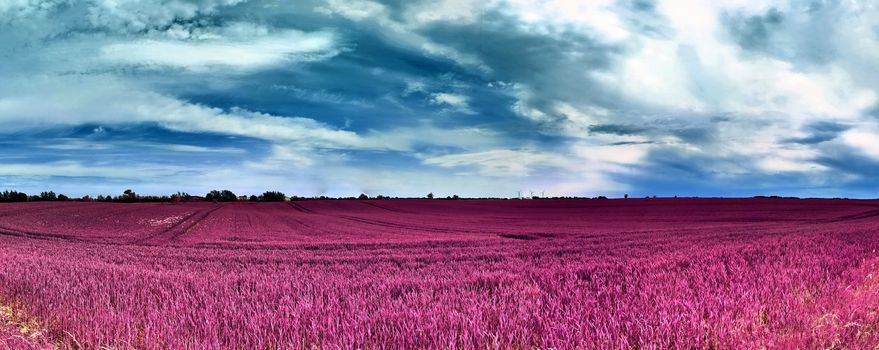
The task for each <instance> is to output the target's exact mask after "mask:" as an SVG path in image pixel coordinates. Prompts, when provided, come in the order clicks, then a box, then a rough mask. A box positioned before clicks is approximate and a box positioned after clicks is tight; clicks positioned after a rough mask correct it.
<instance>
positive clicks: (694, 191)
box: [0, 0, 879, 197]
mask: <svg viewBox="0 0 879 350" xmlns="http://www.w3.org/2000/svg"><path fill="white" fill-rule="evenodd" d="M876 23H879V7H877V6H876V5H875V4H872V3H871V2H867V1H864V2H859V1H781V0H778V1H747V0H720V1H696V0H666V1H651V0H629V1H623V0H620V1H611V0H595V1H562V0H555V1H525V0H438V1H387V2H373V1H367V0H352V1H338V0H319V1H308V0H304V1H278V0H78V1H77V0H5V1H0V149H2V150H3V151H2V153H0V188H9V189H18V190H23V191H28V192H36V191H40V190H44V189H54V190H55V191H59V192H64V193H67V194H70V195H84V194H92V195H96V194H118V193H120V192H121V191H122V190H124V189H125V188H133V189H135V190H136V191H138V192H141V193H151V194H164V193H171V192H176V191H188V192H191V193H202V192H206V191H208V190H210V189H214V188H228V189H231V190H233V191H235V192H237V193H242V194H244V193H258V192H261V191H263V190H269V189H272V190H282V191H284V192H287V193H290V194H298V195H305V196H311V195H332V196H338V195H353V194H358V193H360V192H365V193H369V194H387V195H399V196H422V195H424V194H426V193H427V192H434V193H436V194H437V195H441V196H445V195H451V194H460V195H466V196H505V197H506V196H515V195H516V193H517V192H518V191H522V192H523V193H530V192H531V191H534V192H535V193H539V192H544V193H546V195H582V196H595V195H610V196H619V195H622V194H623V193H629V194H631V195H632V196H644V195H660V196H663V195H669V196H670V195H681V196H692V195H695V196H751V195H757V194H778V195H795V196H845V197H877V196H879V195H877V193H879V178H877V177H876V175H875V174H876V173H877V171H879V104H877V103H879V102H877V101H879V99H877V89H879V70H877V69H876V66H877V63H879V25H877V24H876Z"/></svg>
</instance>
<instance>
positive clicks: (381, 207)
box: [360, 202, 414, 214]
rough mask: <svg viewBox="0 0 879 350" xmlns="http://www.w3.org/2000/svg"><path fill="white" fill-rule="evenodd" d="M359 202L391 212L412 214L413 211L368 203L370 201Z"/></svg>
mask: <svg viewBox="0 0 879 350" xmlns="http://www.w3.org/2000/svg"><path fill="white" fill-rule="evenodd" d="M360 203H363V204H366V205H369V206H372V207H376V208H379V209H381V210H386V211H389V212H392V213H402V214H414V213H413V212H411V211H406V210H401V209H393V208H388V207H385V206H383V205H378V204H376V203H370V202H360Z"/></svg>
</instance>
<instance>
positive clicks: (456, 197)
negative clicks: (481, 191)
mask: <svg viewBox="0 0 879 350" xmlns="http://www.w3.org/2000/svg"><path fill="white" fill-rule="evenodd" d="M452 199H461V197H458V195H457V194H456V195H453V196H452Z"/></svg>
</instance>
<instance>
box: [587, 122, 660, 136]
mask: <svg viewBox="0 0 879 350" xmlns="http://www.w3.org/2000/svg"><path fill="white" fill-rule="evenodd" d="M648 130H649V129H648V128H645V127H643V126H637V125H630V124H600V125H590V126H589V132H593V133H597V134H613V135H639V134H642V133H644V132H645V131H648Z"/></svg>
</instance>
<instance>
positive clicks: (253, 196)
mask: <svg viewBox="0 0 879 350" xmlns="http://www.w3.org/2000/svg"><path fill="white" fill-rule="evenodd" d="M248 200H250V201H251V202H257V201H259V197H257V196H255V195H250V198H248Z"/></svg>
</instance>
